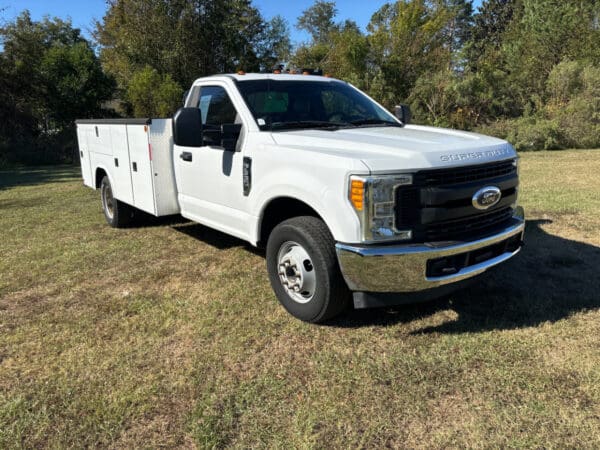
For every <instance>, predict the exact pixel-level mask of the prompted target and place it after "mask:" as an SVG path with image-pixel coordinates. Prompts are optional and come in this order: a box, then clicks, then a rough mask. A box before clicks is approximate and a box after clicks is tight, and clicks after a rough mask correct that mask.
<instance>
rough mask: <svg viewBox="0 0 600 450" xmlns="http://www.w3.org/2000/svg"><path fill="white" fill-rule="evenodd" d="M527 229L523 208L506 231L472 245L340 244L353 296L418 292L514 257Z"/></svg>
mask: <svg viewBox="0 0 600 450" xmlns="http://www.w3.org/2000/svg"><path fill="white" fill-rule="evenodd" d="M524 230H525V219H524V214H523V210H522V208H520V207H519V208H517V212H516V213H515V215H514V216H513V218H512V221H511V224H510V225H509V226H507V227H506V228H505V229H503V230H502V231H500V232H498V233H496V234H494V235H492V236H487V237H484V238H481V239H477V240H473V241H471V242H461V243H455V242H454V243H452V242H441V243H440V242H436V243H426V244H405V245H393V246H373V245H369V246H358V245H349V244H341V243H338V244H336V251H337V256H338V261H339V263H340V268H341V270H342V274H343V275H344V278H345V280H346V283H347V284H348V287H349V288H350V290H352V291H360V292H394V293H414V292H420V291H425V290H430V289H433V288H437V287H440V286H444V285H448V284H451V283H457V282H459V281H463V280H466V279H468V278H472V277H474V276H476V275H479V274H481V273H483V272H485V271H486V270H488V269H489V268H491V267H494V266H496V265H498V264H500V263H502V262H504V261H506V260H508V259H510V258H512V257H513V256H515V255H516V254H517V253H518V252H519V251H520V250H521V245H522V240H523V233H524Z"/></svg>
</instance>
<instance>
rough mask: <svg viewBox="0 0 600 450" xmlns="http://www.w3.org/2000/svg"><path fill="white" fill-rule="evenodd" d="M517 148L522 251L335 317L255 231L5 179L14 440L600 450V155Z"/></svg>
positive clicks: (6, 348) (36, 177)
mask: <svg viewBox="0 0 600 450" xmlns="http://www.w3.org/2000/svg"><path fill="white" fill-rule="evenodd" d="M521 162H522V164H521V176H522V186H521V200H522V204H523V205H524V206H525V208H526V209H527V210H528V211H529V214H528V217H529V224H528V230H527V245H526V247H525V249H524V251H523V252H522V254H521V255H520V256H519V257H518V258H516V259H515V260H513V261H511V262H509V263H508V264H506V265H505V266H503V267H501V268H499V269H498V270H497V271H495V272H494V273H493V274H491V275H490V276H488V277H487V278H485V279H483V280H482V281H481V282H479V283H477V284H476V285H474V286H473V287H472V288H470V289H469V290H467V291H464V292H460V293H457V294H455V295H453V296H452V297H450V298H449V299H443V300H437V301H434V302H431V303H427V304H422V305H411V306H405V307H398V308H394V309H384V310H375V311H361V312H358V311H357V312H350V313H349V314H347V315H346V316H344V317H343V318H341V319H339V320H337V321H336V322H334V323H332V324H329V325H327V326H315V325H307V324H304V323H301V322H299V321H297V320H295V319H293V318H291V317H290V316H289V315H287V313H285V312H284V310H283V309H282V308H281V307H280V306H279V305H278V303H277V301H276V299H275V297H274V295H273V293H272V291H271V289H270V286H269V284H268V279H267V275H266V271H265V262H264V256H263V255H262V254H261V253H260V252H259V251H254V250H252V249H251V248H249V247H247V246H246V245H245V244H244V243H243V242H241V241H238V240H236V239H234V238H230V237H228V236H225V235H223V234H220V233H218V232H215V231H211V230H209V229H207V228H204V227H202V226H199V225H195V224H191V223H187V222H183V221H179V222H178V221H171V222H169V221H164V220H163V221H154V222H152V223H150V224H149V225H148V226H144V227H138V228H130V229H126V230H113V229H111V228H109V227H108V226H106V224H105V223H104V218H103V216H102V213H101V210H100V201H99V198H98V194H97V192H94V191H92V190H90V189H88V188H85V187H83V186H82V183H81V181H80V179H79V174H78V171H77V170H72V169H70V168H67V167H61V168H42V169H19V170H14V171H11V172H6V171H4V172H0V230H2V239H1V240H0V257H1V258H0V448H15V447H17V448H18V447H29V448H31V447H53V448H56V447H61V448H62V447H76V448H81V447H86V446H94V447H96V446H98V447H136V448H137V447H146V448H157V447H198V448H213V447H216V448H220V447H238V448H247V447H259V448H273V447H274V448H355V447H361V448H382V447H391V448H396V447H409V448H416V447H421V448H439V447H488V448H489V447H514V448H522V447H530V448H564V447H572V448H590V449H591V448H598V447H600V281H599V279H600V278H599V277H598V267H600V249H599V247H598V246H600V232H599V230H600V200H599V198H600V175H599V174H600V151H564V152H540V153H527V154H524V155H523V157H522V161H521Z"/></svg>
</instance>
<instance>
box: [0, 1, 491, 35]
mask: <svg viewBox="0 0 600 450" xmlns="http://www.w3.org/2000/svg"><path fill="white" fill-rule="evenodd" d="M253 3H254V5H255V6H257V7H258V9H260V11H261V13H262V14H263V16H264V17H266V18H270V17H273V16H275V15H277V14H279V15H281V16H283V17H284V18H285V19H286V20H287V21H288V23H289V24H290V29H291V32H292V40H293V41H295V42H296V43H298V42H303V41H306V40H308V36H307V34H306V33H304V32H302V31H299V30H297V29H296V27H295V26H294V25H295V23H296V19H297V17H298V16H299V15H300V14H301V13H302V11H303V10H305V9H306V8H308V7H309V6H310V5H312V4H313V0H287V1H285V0H283V1H282V0H254V2H253ZM385 3H387V2H386V1H385V0H366V1H360V0H359V1H357V0H337V1H336V4H337V8H338V11H339V12H338V17H337V20H338V21H341V20H345V19H352V20H354V21H356V22H357V23H358V24H359V25H360V26H361V28H362V29H363V30H364V29H365V27H366V25H367V24H368V23H369V20H370V19H371V15H372V14H373V13H374V12H375V11H376V10H377V9H379V7H380V6H381V5H383V4H385ZM474 4H475V5H479V4H481V0H475V1H474ZM24 9H29V11H31V14H32V16H33V18H34V19H40V18H41V17H43V16H44V15H46V14H48V15H50V16H57V17H61V18H67V17H70V18H71V20H72V21H73V24H74V25H75V26H76V27H79V28H81V29H82V30H83V31H84V33H85V34H86V35H89V33H88V31H89V30H90V29H91V28H92V27H93V22H94V19H101V18H102V16H103V15H104V11H105V10H106V1H105V0H0V10H2V11H1V12H0V20H2V21H6V20H11V19H13V18H14V17H15V16H17V15H18V14H19V13H20V12H21V11H22V10H24Z"/></svg>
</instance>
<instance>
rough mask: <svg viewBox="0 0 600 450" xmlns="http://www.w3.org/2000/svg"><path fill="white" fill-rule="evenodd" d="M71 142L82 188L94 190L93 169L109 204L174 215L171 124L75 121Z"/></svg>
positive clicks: (164, 121)
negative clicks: (108, 191) (107, 186)
mask: <svg viewBox="0 0 600 450" xmlns="http://www.w3.org/2000/svg"><path fill="white" fill-rule="evenodd" d="M76 124H77V140H78V143H79V156H80V158H81V171H82V174H83V182H84V184H85V185H86V186H90V187H92V188H94V189H95V188H98V187H99V183H100V180H98V179H96V178H98V175H97V173H96V172H97V169H100V170H103V171H104V173H105V174H106V175H107V176H108V177H109V179H110V182H111V186H112V190H113V195H114V196H115V198H117V199H119V200H121V201H123V202H125V203H127V204H129V205H132V206H134V207H136V208H138V209H140V210H142V211H145V212H147V213H150V214H153V215H155V216H165V215H171V214H178V213H179V203H178V202H177V190H176V185H175V171H174V168H173V158H172V149H173V133H172V120H171V119H95V120H78V121H77V122H76Z"/></svg>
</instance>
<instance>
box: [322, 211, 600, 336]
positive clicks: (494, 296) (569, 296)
mask: <svg viewBox="0 0 600 450" xmlns="http://www.w3.org/2000/svg"><path fill="white" fill-rule="evenodd" d="M549 222H550V221H547V220H534V221H528V222H527V229H526V237H525V242H526V244H525V247H524V248H523V250H522V252H521V254H520V255H518V256H517V257H515V258H514V259H513V260H511V261H509V262H507V263H506V264H504V265H502V266H500V267H498V268H496V269H495V270H493V271H491V273H489V274H487V275H484V276H483V277H482V278H480V280H478V281H476V282H475V283H474V284H472V285H471V286H470V287H469V288H468V289H465V290H463V291H458V292H456V293H454V294H452V295H450V296H448V297H446V298H443V299H438V300H434V301H432V302H428V303H421V304H414V305H408V306H398V307H394V308H387V309H379V310H356V311H351V312H350V313H348V314H346V315H345V316H344V317H340V318H339V319H337V320H335V321H332V322H330V323H329V325H330V326H338V327H349V328H354V327H363V326H373V325H380V326H388V325H393V324H396V323H408V322H411V321H415V320H420V319H425V318H427V317H430V316H432V315H434V314H436V313H437V312H440V311H445V310H451V311H454V312H455V313H456V315H457V316H458V317H457V318H456V320H453V321H446V322H444V323H442V324H440V325H437V326H429V327H426V328H421V329H418V330H415V331H413V332H412V334H421V333H465V332H478V331H489V330H506V329H516V328H523V327H531V326H536V325H539V324H541V323H544V322H556V321H558V320H561V319H564V318H567V317H569V316H571V315H573V314H576V313H578V312H581V311H586V310H590V309H597V308H600V277H599V276H598V267H600V248H599V247H596V246H593V245H590V244H584V243H581V242H576V241H571V240H568V239H563V238H561V237H558V236H554V235H551V234H548V233H547V232H545V231H544V230H543V229H542V228H541V227H540V225H543V224H545V223H549Z"/></svg>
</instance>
